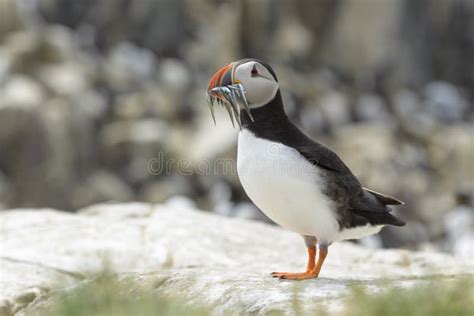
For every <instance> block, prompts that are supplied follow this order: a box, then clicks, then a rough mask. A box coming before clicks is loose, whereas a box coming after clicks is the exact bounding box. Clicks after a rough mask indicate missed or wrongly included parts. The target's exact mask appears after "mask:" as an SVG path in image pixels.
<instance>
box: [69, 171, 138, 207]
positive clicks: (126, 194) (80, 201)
mask: <svg viewBox="0 0 474 316" xmlns="http://www.w3.org/2000/svg"><path fill="white" fill-rule="evenodd" d="M133 196H134V195H133V191H132V190H131V189H130V187H129V186H128V185H127V184H126V183H124V182H123V180H122V179H120V178H119V177H117V176H116V175H115V174H113V173H110V172H107V171H96V172H95V173H93V174H92V175H90V176H89V177H88V178H87V179H86V180H85V181H84V183H82V184H81V185H79V186H78V187H77V188H76V189H75V191H74V193H73V197H72V200H73V202H72V204H73V206H74V207H76V208H80V207H84V206H86V205H91V204H94V203H100V202H110V201H113V202H123V201H130V200H131V199H133Z"/></svg>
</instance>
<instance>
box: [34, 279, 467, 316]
mask: <svg viewBox="0 0 474 316" xmlns="http://www.w3.org/2000/svg"><path fill="white" fill-rule="evenodd" d="M162 283H163V281H161V282H159V281H157V282H155V283H154V284H142V283H141V282H137V281H136V280H135V281H133V280H131V279H127V278H125V279H124V278H121V279H119V278H118V277H117V276H115V275H112V274H108V273H104V274H101V275H99V276H97V277H96V278H95V279H94V280H93V281H89V282H86V283H84V284H83V285H82V286H79V287H76V288H73V289H72V290H69V291H61V292H59V293H60V294H58V293H56V294H54V293H52V294H51V295H50V298H49V300H46V302H47V303H46V304H40V305H38V307H37V308H35V309H33V311H30V312H29V313H27V315H34V316H128V315H132V316H135V315H137V316H149V315H150V316H151V315H157V316H175V315H189V316H207V315H211V314H212V313H211V312H210V311H209V310H208V309H206V308H205V307H202V308H199V307H189V306H186V304H185V302H186V300H184V299H183V298H181V299H180V298H176V297H174V298H171V297H165V296H163V295H162V294H159V292H160V291H159V287H160V286H162ZM295 294H296V296H297V293H295ZM473 302H474V281H473V278H472V277H463V278H460V279H459V280H457V281H453V280H452V279H451V280H445V279H440V278H438V279H433V280H430V281H426V280H425V281H424V285H418V286H415V287H410V288H393V287H389V286H387V289H386V290H385V291H381V292H380V293H378V294H371V293H368V292H367V291H366V290H364V289H363V288H362V287H355V288H354V290H353V291H352V293H351V294H350V295H349V296H348V298H347V300H346V305H345V306H346V307H345V310H344V312H342V313H341V314H339V315H341V316H349V315H350V316H353V315H354V316H379V315H384V316H395V315H396V316H398V315H400V316H402V315H403V316H409V315H416V316H425V315H426V316H427V315H440V316H441V315H442V316H445V315H449V316H451V315H460V316H461V315H470V316H472V315H474V308H473V307H474V305H473ZM302 304H304V301H298V302H294V304H293V309H294V311H295V315H298V314H299V313H298V311H299V310H301V307H302ZM229 312H232V311H229ZM237 312H238V311H237ZM279 314H280V313H279V312H274V313H272V315H279ZM315 314H316V315H330V314H329V313H326V312H324V311H323V310H320V311H318V312H317V313H315ZM233 315H234V314H233Z"/></svg>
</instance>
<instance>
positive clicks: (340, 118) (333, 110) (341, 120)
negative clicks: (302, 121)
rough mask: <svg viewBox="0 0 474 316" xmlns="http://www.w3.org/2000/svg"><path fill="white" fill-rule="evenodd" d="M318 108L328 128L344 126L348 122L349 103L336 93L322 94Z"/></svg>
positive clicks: (344, 97) (345, 98) (343, 96)
mask: <svg viewBox="0 0 474 316" xmlns="http://www.w3.org/2000/svg"><path fill="white" fill-rule="evenodd" d="M319 106H320V108H321V110H322V112H323V115H324V121H325V122H326V124H328V125H329V127H336V126H338V125H343V124H346V123H348V122H349V121H350V118H351V117H350V110H349V101H348V100H347V97H346V96H345V95H344V94H343V93H341V92H337V91H331V92H328V93H326V94H324V95H323V96H322V97H321V99H320V100H319Z"/></svg>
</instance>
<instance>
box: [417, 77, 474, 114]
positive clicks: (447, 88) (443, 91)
mask: <svg viewBox="0 0 474 316" xmlns="http://www.w3.org/2000/svg"><path fill="white" fill-rule="evenodd" d="M424 95H425V98H426V101H425V107H426V112H428V113H429V114H430V115H432V116H434V117H435V118H436V119H438V120H441V121H446V122H452V121H458V120H461V119H462V118H463V117H464V113H465V112H466V110H467V109H468V107H469V102H468V101H467V100H465V99H464V97H463V96H462V94H461V93H460V91H459V90H458V88H457V87H455V86H454V85H453V84H451V83H448V82H443V81H435V82H431V83H429V84H428V85H426V87H425V89H424Z"/></svg>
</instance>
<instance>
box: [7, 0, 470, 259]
mask: <svg viewBox="0 0 474 316" xmlns="http://www.w3.org/2000/svg"><path fill="white" fill-rule="evenodd" d="M473 56H474V1H472V0H452V1H448V0H445V1H440V0H418V1H412V0H399V1H382V0H346V1H343V0H317V1H314V0H298V1H290V0H287V1H285V0H257V1H251V0H246V1H244V0H242V1H217V0H213V1H212V0H187V1H185V0H135V1H132V0H116V1H113V0H82V1H74V0H16V1H15V0H0V209H8V208H18V207H35V208H43V207H52V208H58V209H61V210H64V211H70V212H74V211H76V210H78V209H80V208H82V207H85V206H88V205H90V204H93V203H99V202H106V201H117V202H124V201H145V202H160V203H168V204H173V205H180V206H186V207H187V206H196V207H198V208H201V209H205V210H209V211H212V212H217V213H219V214H224V215H227V216H235V217H244V218H252V219H256V220H263V221H268V219H266V218H265V217H264V216H263V215H262V214H261V213H260V212H259V211H258V210H257V209H256V208H255V207H254V206H253V205H252V204H251V203H250V201H249V199H248V197H247V196H246V195H245V193H244V192H243V190H242V188H241V186H240V183H239V180H238V178H237V175H236V174H235V172H224V171H223V170H217V171H216V172H205V174H202V172H199V170H201V171H202V168H201V167H202V166H203V165H204V166H206V163H211V164H212V162H214V161H215V160H216V159H217V158H219V157H221V158H222V157H226V158H235V155H236V140H237V134H238V131H237V129H232V126H231V124H230V122H229V121H228V118H227V117H226V113H223V111H217V112H218V113H217V114H218V118H217V119H218V120H217V121H218V122H217V126H214V125H213V123H212V119H211V116H210V114H209V112H208V107H207V104H206V100H205V89H206V87H207V83H208V80H209V78H210V76H211V75H212V74H213V73H214V72H215V71H216V70H217V69H219V68H220V67H221V66H223V65H226V64H228V63H229V62H230V61H233V60H237V59H240V58H244V57H256V58H260V59H263V60H265V61H267V62H268V63H270V64H271V65H272V66H273V67H274V69H275V71H276V73H277V75H278V77H279V80H280V83H281V88H282V94H283V98H284V103H285V105H286V110H287V112H288V114H289V116H290V118H291V119H292V120H293V121H294V122H295V123H296V124H297V125H298V126H300V127H301V128H302V129H303V130H304V131H305V132H306V133H307V134H309V135H311V136H312V137H313V138H316V139H317V140H319V141H320V142H322V143H323V144H325V145H327V146H329V147H330V148H331V149H333V150H335V151H336V152H337V153H338V154H339V155H340V156H341V157H342V158H343V160H344V161H346V163H347V164H348V165H349V167H350V168H351V169H352V170H353V171H354V173H355V174H356V175H357V176H359V177H360V179H361V181H362V182H363V184H364V185H365V186H367V187H369V188H372V189H374V190H377V191H381V192H386V193H390V194H391V195H394V196H397V197H399V198H401V199H402V200H404V201H405V202H406V206H404V207H400V208H398V210H397V213H398V215H399V216H401V217H402V218H404V219H405V220H406V221H407V222H408V224H407V226H406V227H404V228H402V229H390V228H387V229H385V230H384V231H383V232H382V234H380V235H379V236H375V237H372V238H371V239H366V240H363V241H362V242H363V243H365V244H367V245H369V246H374V247H406V248H409V249H438V250H443V251H447V252H451V253H454V254H455V255H456V256H461V257H470V258H473V257H474V255H473V249H472V245H473V244H474V234H473V225H474V220H473V216H474V214H473V181H474V180H473V179H474V138H473V136H474V128H473V124H472V123H473V121H474V109H473V97H474V61H473ZM150 161H154V163H155V168H154V169H153V170H150ZM170 161H174V163H171V164H168V163H169V162H170ZM179 161H184V162H185V163H186V167H185V169H186V170H185V171H186V172H183V170H179V166H178V162H179ZM156 163H158V164H159V165H160V166H163V165H166V166H168V167H167V168H165V170H161V171H160V172H156V166H157V165H156ZM220 171H222V172H220ZM216 229H217V228H216Z"/></svg>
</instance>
